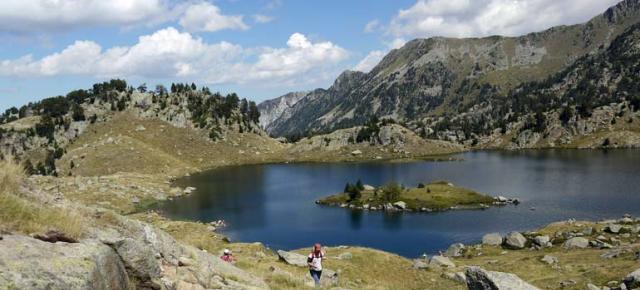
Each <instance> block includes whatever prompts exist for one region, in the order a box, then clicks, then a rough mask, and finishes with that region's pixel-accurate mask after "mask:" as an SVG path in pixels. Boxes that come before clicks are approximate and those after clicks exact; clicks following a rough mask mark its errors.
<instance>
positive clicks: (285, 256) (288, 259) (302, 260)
mask: <svg viewBox="0 0 640 290" xmlns="http://www.w3.org/2000/svg"><path fill="white" fill-rule="evenodd" d="M278 257H280V260H282V261H284V262H285V263H287V264H289V265H294V266H298V267H308V264H307V257H306V256H303V255H300V254H298V253H292V252H287V251H283V250H278Z"/></svg>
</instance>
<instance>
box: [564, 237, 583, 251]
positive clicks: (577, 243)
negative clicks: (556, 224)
mask: <svg viewBox="0 0 640 290" xmlns="http://www.w3.org/2000/svg"><path fill="white" fill-rule="evenodd" d="M588 246H589V240H587V239H586V238H583V237H575V238H571V239H568V240H567V241H566V242H564V244H563V245H562V247H563V248H565V249H575V248H577V249H584V248H587V247H588Z"/></svg>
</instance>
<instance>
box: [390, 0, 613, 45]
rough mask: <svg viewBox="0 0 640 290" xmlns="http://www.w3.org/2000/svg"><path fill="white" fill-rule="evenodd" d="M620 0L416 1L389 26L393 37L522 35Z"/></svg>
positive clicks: (601, 9) (568, 21) (577, 20)
mask: <svg viewBox="0 0 640 290" xmlns="http://www.w3.org/2000/svg"><path fill="white" fill-rule="evenodd" d="M618 1H619V0H581V1H579V3H578V2H576V1H573V0H517V1H516V0H473V1H472V0H418V1H417V2H416V3H415V4H414V5H413V6H411V7H410V8H408V9H403V10H400V11H399V12H398V13H397V14H396V16H395V17H394V18H393V20H392V21H391V23H390V24H389V27H388V31H387V33H388V34H391V35H393V36H395V37H431V36H447V37H479V36H488V35H496V34H499V35H510V36H515V35H521V34H525V33H528V32H533V31H540V30H544V29H547V28H549V27H552V26H556V25H563V24H575V23H580V22H585V21H587V20H589V19H590V18H591V17H593V16H595V15H597V14H599V13H602V12H604V10H605V9H606V8H608V7H609V6H612V5H614V4H616V3H617V2H618Z"/></svg>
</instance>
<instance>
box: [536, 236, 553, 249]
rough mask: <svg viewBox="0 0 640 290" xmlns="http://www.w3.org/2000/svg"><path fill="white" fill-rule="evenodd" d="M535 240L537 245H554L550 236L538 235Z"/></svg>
mask: <svg viewBox="0 0 640 290" xmlns="http://www.w3.org/2000/svg"><path fill="white" fill-rule="evenodd" d="M533 242H534V243H535V244H536V245H538V246H540V247H551V246H553V245H552V244H551V239H550V238H549V236H536V237H535V238H534V239H533Z"/></svg>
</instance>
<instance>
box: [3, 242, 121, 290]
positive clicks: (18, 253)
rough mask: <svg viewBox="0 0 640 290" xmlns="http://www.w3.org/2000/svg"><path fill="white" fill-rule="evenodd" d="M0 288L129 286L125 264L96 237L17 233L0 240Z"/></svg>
mask: <svg viewBox="0 0 640 290" xmlns="http://www.w3.org/2000/svg"><path fill="white" fill-rule="evenodd" d="M0 289H87V290H93V289H97V290H100V289H105V290H107V289H109V290H110V289H113V290H119V289H132V285H130V284H129V277H128V275H127V271H126V270H125V265H124V264H123V263H122V261H121V260H120V257H119V256H118V254H117V253H116V251H114V250H113V249H112V248H110V247H109V246H107V245H104V244H102V243H100V242H98V241H95V240H91V241H86V242H83V243H73V244H69V243H48V242H44V241H40V240H36V239H33V238H30V237H26V236H21V235H4V236H3V239H2V240H0Z"/></svg>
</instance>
